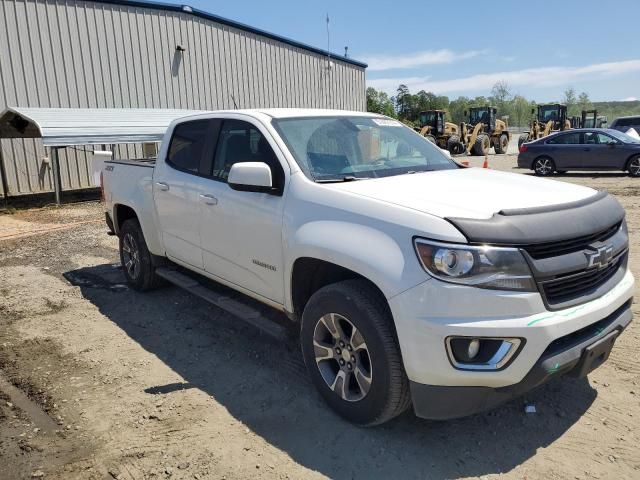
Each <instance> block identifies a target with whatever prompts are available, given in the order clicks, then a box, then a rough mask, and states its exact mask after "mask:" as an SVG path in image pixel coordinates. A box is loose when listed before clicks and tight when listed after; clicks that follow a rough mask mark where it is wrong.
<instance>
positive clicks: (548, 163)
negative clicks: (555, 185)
mask: <svg viewBox="0 0 640 480" xmlns="http://www.w3.org/2000/svg"><path fill="white" fill-rule="evenodd" d="M555 169H556V164H555V163H554V162H553V160H551V159H550V158H549V157H540V158H536V159H535V160H534V162H533V171H534V172H535V174H536V175H538V176H539V177H548V176H549V175H551V174H552V173H553V172H554V171H555Z"/></svg>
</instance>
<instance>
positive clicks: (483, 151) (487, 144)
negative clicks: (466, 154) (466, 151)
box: [471, 133, 491, 156]
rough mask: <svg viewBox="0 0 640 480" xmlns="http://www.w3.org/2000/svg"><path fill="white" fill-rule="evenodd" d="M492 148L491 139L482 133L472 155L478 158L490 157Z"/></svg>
mask: <svg viewBox="0 0 640 480" xmlns="http://www.w3.org/2000/svg"><path fill="white" fill-rule="evenodd" d="M490 148H491V138H490V137H489V135H487V134H486V133H481V134H480V135H478V137H477V138H476V143H474V144H473V148H472V149H471V153H473V154H474V155H477V156H481V155H488V154H489V149H490Z"/></svg>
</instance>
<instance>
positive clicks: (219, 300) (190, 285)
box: [156, 267, 288, 341]
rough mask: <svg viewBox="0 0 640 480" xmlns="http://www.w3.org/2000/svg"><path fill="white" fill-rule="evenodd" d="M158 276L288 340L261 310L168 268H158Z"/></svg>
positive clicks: (275, 336) (283, 330) (261, 328)
mask: <svg viewBox="0 0 640 480" xmlns="http://www.w3.org/2000/svg"><path fill="white" fill-rule="evenodd" d="M156 274H157V275H158V276H159V277H162V278H164V279H165V280H167V281H168V282H170V283H173V284H174V285H176V286H177V287H180V288H183V289H184V290H187V291H188V292H190V293H192V294H194V295H196V296H198V297H200V298H202V299H203V300H205V301H207V302H209V303H211V304H212V305H215V306H216V307H218V308H220V309H222V310H224V311H225V312H227V313H230V314H231V315H234V316H236V317H238V318H239V319H240V320H244V321H245V322H247V323H249V324H251V325H253V326H254V327H256V328H258V329H260V330H262V331H263V332H265V333H267V334H269V335H270V336H272V337H274V338H276V339H277V340H282V341H284V340H286V339H287V338H288V334H287V329H286V328H285V327H283V326H282V325H278V324H277V323H275V322H273V321H272V320H270V319H268V318H266V317H265V316H264V315H262V313H261V312H260V311H259V310H257V309H255V308H253V307H251V306H250V305H246V304H245V303H242V302H241V301H238V300H236V299H234V298H230V297H227V296H225V295H223V294H221V293H218V292H216V291H215V290H213V289H211V288H208V287H205V286H204V285H202V284H201V283H200V282H198V281H197V280H196V279H194V278H193V277H191V276H189V275H186V274H184V273H181V272H179V271H177V270H173V269H171V268H167V267H160V268H156Z"/></svg>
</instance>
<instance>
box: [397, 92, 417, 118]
mask: <svg viewBox="0 0 640 480" xmlns="http://www.w3.org/2000/svg"><path fill="white" fill-rule="evenodd" d="M413 103H414V102H413V98H412V95H411V92H409V88H408V87H407V86H406V85H404V84H402V85H398V89H397V90H396V96H395V104H396V112H398V117H400V118H403V119H405V118H406V119H408V118H409V117H410V116H411V108H412V104H413Z"/></svg>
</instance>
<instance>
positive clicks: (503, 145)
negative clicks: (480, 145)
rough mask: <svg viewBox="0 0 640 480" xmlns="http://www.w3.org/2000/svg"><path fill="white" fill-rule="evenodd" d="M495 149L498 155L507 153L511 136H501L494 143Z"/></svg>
mask: <svg viewBox="0 0 640 480" xmlns="http://www.w3.org/2000/svg"><path fill="white" fill-rule="evenodd" d="M493 148H495V150H496V153H497V154H503V153H507V149H508V148H509V136H508V135H507V134H506V133H503V134H502V135H500V136H499V137H498V139H497V140H496V142H495V143H494V145H493Z"/></svg>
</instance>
